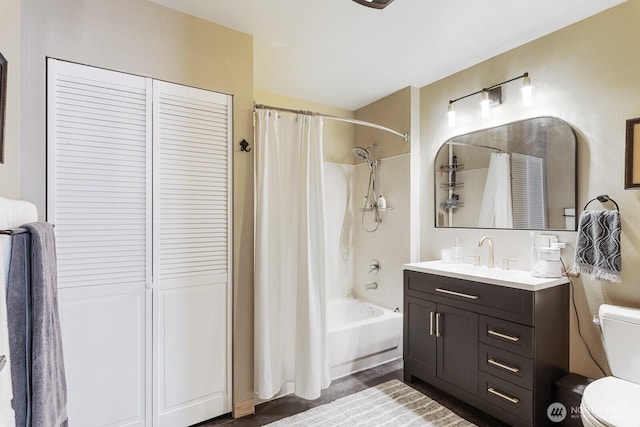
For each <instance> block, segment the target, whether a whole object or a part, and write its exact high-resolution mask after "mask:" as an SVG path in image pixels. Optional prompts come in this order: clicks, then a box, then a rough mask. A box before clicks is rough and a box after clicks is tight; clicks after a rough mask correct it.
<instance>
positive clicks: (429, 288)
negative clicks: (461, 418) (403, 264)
mask: <svg viewBox="0 0 640 427" xmlns="http://www.w3.org/2000/svg"><path fill="white" fill-rule="evenodd" d="M568 303H569V293H568V285H567V284H562V285H557V286H553V287H549V288H546V289H541V290H537V291H529V290H522V289H514V288H510V287H505V286H496V285H490V284H486V283H480V282H474V281H470V280H463V279H458V278H452V277H447V276H440V275H434V274H428V273H421V272H416V271H409V270H405V272H404V378H405V381H408V382H411V381H413V379H414V378H419V379H421V380H423V381H426V382H428V383H430V384H432V385H434V386H436V387H438V388H440V389H442V390H444V391H446V392H448V393H450V394H452V395H454V396H456V397H458V398H460V399H462V400H464V401H465V402H467V403H470V404H472V405H474V406H476V407H478V408H479V409H481V410H483V411H485V412H487V413H489V414H491V415H493V416H494V417H496V418H498V419H500V420H503V421H504V422H507V423H509V424H511V425H516V426H520V425H522V426H533V425H535V426H540V425H547V424H549V425H552V424H553V423H551V421H550V420H549V418H548V417H547V415H546V411H547V407H548V406H549V405H550V404H551V403H553V402H554V398H553V390H554V387H553V383H554V381H555V380H557V379H558V378H560V377H562V376H563V375H565V374H566V373H567V372H568V368H569V305H568Z"/></svg>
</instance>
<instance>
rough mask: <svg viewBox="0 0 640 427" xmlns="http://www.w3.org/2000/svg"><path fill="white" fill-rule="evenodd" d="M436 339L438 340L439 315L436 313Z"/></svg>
mask: <svg viewBox="0 0 640 427" xmlns="http://www.w3.org/2000/svg"><path fill="white" fill-rule="evenodd" d="M436 338H440V313H436Z"/></svg>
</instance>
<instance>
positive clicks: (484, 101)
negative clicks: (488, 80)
mask: <svg viewBox="0 0 640 427" xmlns="http://www.w3.org/2000/svg"><path fill="white" fill-rule="evenodd" d="M490 106H491V101H490V100H489V91H488V90H487V89H483V90H482V94H481V95H480V115H481V116H482V117H489V107H490Z"/></svg>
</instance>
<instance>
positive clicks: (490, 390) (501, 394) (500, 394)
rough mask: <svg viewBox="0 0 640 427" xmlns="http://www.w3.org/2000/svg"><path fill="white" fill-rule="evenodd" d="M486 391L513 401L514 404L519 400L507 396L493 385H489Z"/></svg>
mask: <svg viewBox="0 0 640 427" xmlns="http://www.w3.org/2000/svg"><path fill="white" fill-rule="evenodd" d="M487 391H488V392H489V393H491V394H495V395H496V396H498V397H501V398H503V399H504V400H508V401H509V402H511V403H513V404H514V405H515V404H516V403H518V402H520V399H518V398H517V397H512V396H507V395H506V394H504V393H502V392H499V391H498V390H496V389H495V388H493V387H489V388H488V389H487Z"/></svg>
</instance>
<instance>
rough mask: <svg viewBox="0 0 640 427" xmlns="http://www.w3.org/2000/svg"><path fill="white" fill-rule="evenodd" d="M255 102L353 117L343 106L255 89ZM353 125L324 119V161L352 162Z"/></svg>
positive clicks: (346, 117) (351, 112)
mask: <svg viewBox="0 0 640 427" xmlns="http://www.w3.org/2000/svg"><path fill="white" fill-rule="evenodd" d="M254 98H255V102H256V104H265V105H270V106H272V107H280V108H290V109H293V110H305V111H314V112H320V113H323V114H328V115H331V116H336V117H343V118H345V119H352V118H353V111H350V110H345V109H343V108H336V107H330V106H328V105H323V104H317V103H315V102H310V101H305V100H302V99H297V98H291V97H288V96H283V95H277V94H274V93H269V92H263V91H255V93H254ZM354 128H355V125H353V124H350V123H345V122H339V121H336V120H326V119H325V120H324V125H323V139H324V143H323V153H322V154H323V159H324V161H325V162H332V163H346V164H353V162H354V156H353V153H352V149H353V147H354V144H353V142H354V139H355V136H354V134H355V129H354Z"/></svg>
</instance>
